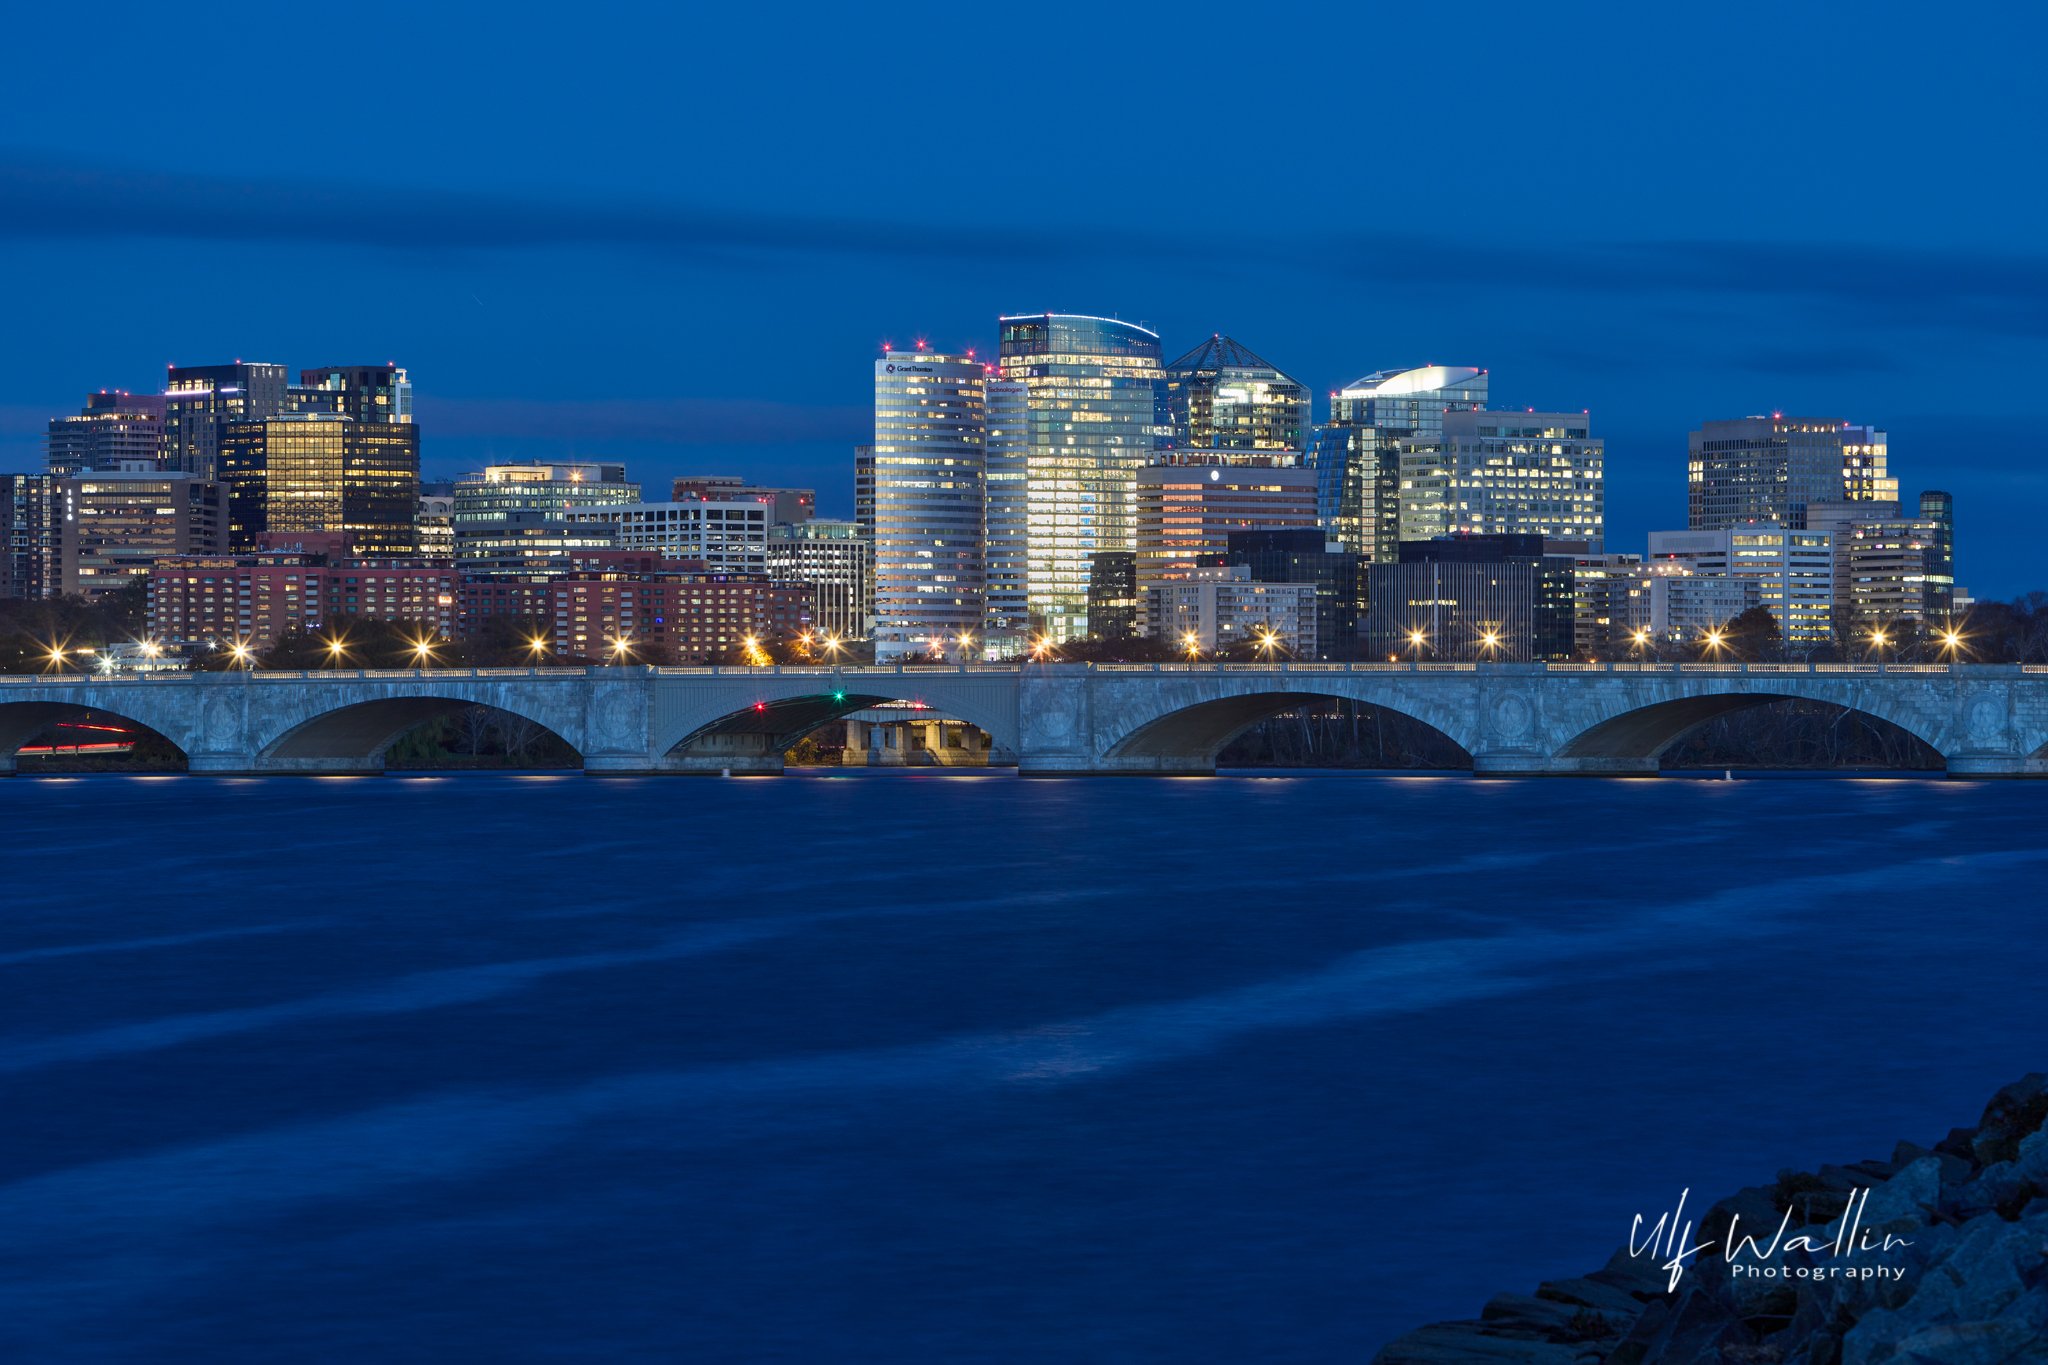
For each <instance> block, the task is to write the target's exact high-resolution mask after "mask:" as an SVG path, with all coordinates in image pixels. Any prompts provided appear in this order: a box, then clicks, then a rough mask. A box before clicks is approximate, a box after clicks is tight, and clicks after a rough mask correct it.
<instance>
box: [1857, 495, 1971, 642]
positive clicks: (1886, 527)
mask: <svg viewBox="0 0 2048 1365" xmlns="http://www.w3.org/2000/svg"><path fill="white" fill-rule="evenodd" d="M1941 496H1942V497H1946V496H1947V495H1946V494H1943V495H1941ZM1926 505H1927V504H1926V499H1924V498H1923V499H1922V506H1926ZM1932 510H1934V511H1936V512H1937V514H1939V513H1941V512H1943V511H1944V510H1946V509H1943V508H1941V507H1939V506H1937V507H1935V508H1934V509H1932ZM1955 593H1956V579H1955V558H1954V553H1953V551H1952V550H1951V548H1950V546H1949V527H1948V520H1947V518H1946V517H1945V516H1941V517H1926V516H1922V517H1893V518H1885V519H1882V520H1872V521H1856V522H1852V523H1850V524H1849V526H1848V527H1847V529H1846V530H1844V531H1842V532H1841V533H1840V534H1839V535H1837V536H1836V538H1835V604H1836V606H1837V607H1838V608H1846V609H1847V610H1848V611H1849V612H1850V613H1851V614H1852V619H1853V620H1854V621H1855V622H1856V623H1857V625H1858V626H1859V627H1861V628H1863V629H1865V630H1867V629H1870V628H1881V627H1885V626H1889V625H1892V624H1893V623H1895V622H1900V621H1919V622H1924V623H1929V624H1932V625H1937V626H1941V625H1946V624H1947V623H1948V622H1949V621H1950V620H1951V619H1952V618H1953V616H1954V614H1955Z"/></svg>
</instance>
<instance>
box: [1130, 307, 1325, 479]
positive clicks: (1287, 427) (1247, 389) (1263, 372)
mask: <svg viewBox="0 0 2048 1365" xmlns="http://www.w3.org/2000/svg"><path fill="white" fill-rule="evenodd" d="M1166 407H1167V423H1168V425H1169V426H1170V427H1171V428H1172V432H1171V435H1170V437H1169V440H1170V441H1171V442H1172V445H1173V448H1174V449H1176V450H1190V449H1193V450H1251V451H1260V452H1264V453H1266V454H1272V455H1292V456H1294V457H1296V458H1297V459H1298V458H1299V457H1300V456H1301V453H1302V452H1303V451H1304V450H1305V449H1307V446H1308V430H1309V421H1310V416H1311V413H1310V408H1309V392H1308V386H1307V385H1306V384H1302V383H1300V382H1298V381H1296V380H1294V379H1290V378H1289V377H1288V376H1287V375H1285V374H1283V373H1281V372H1280V371H1279V370H1278V369H1276V368H1275V367H1273V366H1272V365H1269V364H1267V363H1266V362H1265V361H1263V360H1261V359H1260V358H1259V357H1258V356H1256V355H1254V354H1252V352H1251V351H1250V350H1248V349H1247V348H1246V347H1244V346H1243V345H1241V344H1240V343H1238V342H1237V341H1235V340H1233V339H1232V338H1230V337H1227V336H1224V335H1223V334H1222V333H1220V332H1219V333H1217V334H1216V335H1215V336H1212V337H1210V338H1209V339H1208V340H1207V341H1205V342H1203V343H1202V344H1201V345H1199V346H1197V347H1195V349H1194V350H1192V351H1189V352H1188V353H1187V354H1186V355H1184V356H1182V357H1181V358H1180V359H1178V360H1176V361H1174V362H1173V363H1172V364H1170V365H1168V366H1166Z"/></svg>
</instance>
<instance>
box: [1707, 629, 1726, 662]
mask: <svg viewBox="0 0 2048 1365" xmlns="http://www.w3.org/2000/svg"><path fill="white" fill-rule="evenodd" d="M1727 638H1728V637H1727V636H1726V635H1723V634H1722V633H1721V629H1720V627H1719V626H1716V627H1715V628H1714V629H1712V630H1710V631H1708V632H1707V636H1706V641H1707V653H1708V654H1710V655H1712V656H1713V657H1714V658H1716V659H1718V658H1720V657H1721V644H1722V642H1723V641H1724V640H1726V639H1727Z"/></svg>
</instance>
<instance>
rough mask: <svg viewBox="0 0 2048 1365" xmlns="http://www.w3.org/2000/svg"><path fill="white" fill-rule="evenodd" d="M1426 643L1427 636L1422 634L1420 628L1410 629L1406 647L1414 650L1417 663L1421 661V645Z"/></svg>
mask: <svg viewBox="0 0 2048 1365" xmlns="http://www.w3.org/2000/svg"><path fill="white" fill-rule="evenodd" d="M1428 643H1429V637H1428V636H1427V635H1424V634H1423V633H1422V632H1421V631H1420V630H1411V631H1409V632H1408V648H1410V649H1412V650H1414V651H1415V662H1416V663H1418V664H1419V663H1421V662H1422V647H1423V646H1424V645H1426V644H1428Z"/></svg>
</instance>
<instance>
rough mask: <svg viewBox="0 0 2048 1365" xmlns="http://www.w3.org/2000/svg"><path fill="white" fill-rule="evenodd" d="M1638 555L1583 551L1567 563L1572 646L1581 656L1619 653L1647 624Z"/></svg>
mask: <svg viewBox="0 0 2048 1365" xmlns="http://www.w3.org/2000/svg"><path fill="white" fill-rule="evenodd" d="M1649 601H1650V599H1649V587H1648V583H1647V575H1646V573H1645V571H1644V569H1643V557H1642V556H1641V555H1635V554H1601V553H1591V552H1589V553H1587V554H1583V555H1580V556H1579V557H1578V558H1577V560H1576V562H1575V563H1574V564H1573V566H1572V622H1573V624H1572V644H1573V648H1574V650H1575V652H1576V653H1577V654H1578V655H1579V656H1580V657H1581V658H1588V659H1591V658H1598V657H1601V656H1603V655H1606V656H1610V657H1611V656H1613V655H1616V654H1619V653H1625V652H1626V651H1628V650H1630V649H1631V648H1632V647H1633V642H1634V639H1635V634H1636V632H1637V631H1639V630H1647V629H1648V628H1649V625H1650V614H1649V613H1650V605H1649Z"/></svg>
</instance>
